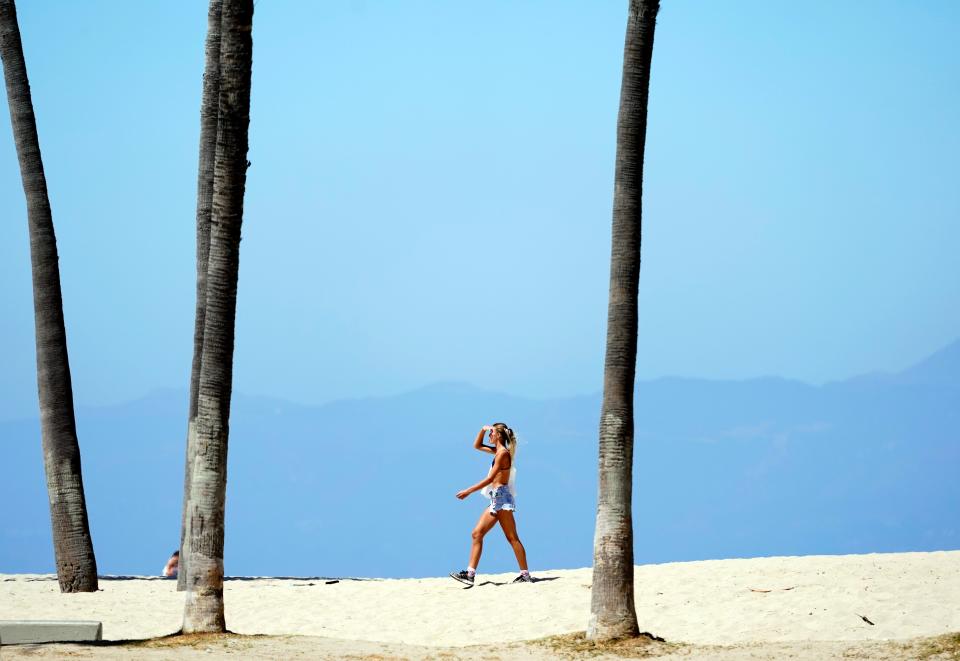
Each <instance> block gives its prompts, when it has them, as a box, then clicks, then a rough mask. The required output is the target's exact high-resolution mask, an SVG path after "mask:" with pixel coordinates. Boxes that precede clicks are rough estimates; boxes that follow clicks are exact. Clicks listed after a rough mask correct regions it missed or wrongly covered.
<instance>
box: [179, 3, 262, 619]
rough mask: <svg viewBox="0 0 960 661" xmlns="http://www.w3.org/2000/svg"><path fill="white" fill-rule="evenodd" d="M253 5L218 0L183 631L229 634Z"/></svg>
mask: <svg viewBox="0 0 960 661" xmlns="http://www.w3.org/2000/svg"><path fill="white" fill-rule="evenodd" d="M252 28H253V0H223V8H222V15H221V31H220V34H221V36H220V95H219V96H220V102H219V112H218V120H217V123H218V126H217V148H216V158H215V164H214V174H213V214H212V219H211V223H210V252H209V258H208V263H207V298H206V313H205V318H204V331H203V353H202V358H201V361H200V379H199V386H198V398H197V402H198V405H197V419H196V420H197V421H196V442H195V454H194V456H193V469H192V472H193V474H192V476H191V478H190V498H189V511H188V513H187V520H188V522H187V531H188V535H189V541H188V543H187V545H186V547H187V550H188V553H189V556H188V557H187V558H186V591H187V595H186V605H185V607H184V612H183V632H184V633H195V632H216V631H224V630H225V629H226V626H225V622H224V616H223V538H224V509H225V504H226V491H227V440H228V436H229V421H230V395H231V390H232V381H233V344H234V326H235V321H236V309H237V275H238V271H239V266H240V225H241V222H242V221H243V194H244V188H245V186H246V179H247V165H248V163H247V129H248V127H249V125H250V71H251V66H252V59H253V41H252V39H251V30H252Z"/></svg>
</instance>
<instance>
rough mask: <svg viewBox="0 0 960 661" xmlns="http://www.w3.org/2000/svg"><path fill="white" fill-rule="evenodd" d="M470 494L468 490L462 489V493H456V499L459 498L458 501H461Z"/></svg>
mask: <svg viewBox="0 0 960 661" xmlns="http://www.w3.org/2000/svg"><path fill="white" fill-rule="evenodd" d="M471 493H473V492H472V491H471V490H470V489H464V490H463V491H458V492H457V498H459V499H460V500H463V499H464V498H466V497H467V496H469V495H470V494H471Z"/></svg>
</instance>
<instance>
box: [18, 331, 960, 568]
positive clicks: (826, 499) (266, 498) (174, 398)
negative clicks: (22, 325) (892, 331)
mask: <svg viewBox="0 0 960 661" xmlns="http://www.w3.org/2000/svg"><path fill="white" fill-rule="evenodd" d="M958 377H960V342H955V343H953V344H951V345H950V346H948V347H946V348H945V349H943V350H941V351H939V352H937V353H936V354H934V355H932V356H930V357H929V358H928V359H926V360H924V361H922V362H920V363H918V364H917V365H916V366H914V367H912V368H910V369H907V370H904V371H903V372H901V373H899V374H893V375H871V376H867V377H862V378H857V379H851V380H848V381H844V382H837V383H831V384H827V385H824V386H820V387H817V386H810V385H806V384H803V383H799V382H795V381H789V380H784V379H777V378H765V379H752V380H746V381H735V382H734V381H705V380H697V379H676V378H667V379H657V380H654V381H642V382H639V383H638V384H637V400H636V422H637V429H636V453H635V470H634V475H635V491H634V493H635V506H634V517H635V518H634V521H635V526H636V559H637V562H663V561H670V560H690V559H703V558H720V557H742V556H756V555H796V554H810V553H860V552H869V551H895V550H933V549H944V548H960V524H958V522H957V517H956V512H957V511H958V509H960V481H958V480H957V479H956V476H955V473H956V468H957V466H958V465H960V433H958V431H960V426H958V414H957V405H956V402H957V401H958V396H960V378H958ZM186 399H187V397H186V393H185V392H177V391H158V392H156V393H153V394H151V395H149V396H147V397H145V398H142V399H139V400H136V401H132V402H129V403H126V404H123V405H119V406H113V407H105V408H97V409H86V410H84V409H81V410H80V411H79V412H78V426H79V433H80V443H81V449H82V452H83V467H84V477H85V481H86V484H87V498H88V505H89V510H90V518H91V526H92V528H93V535H94V543H95V545H96V549H97V553H98V563H99V565H100V568H101V571H103V572H105V573H122V574H132V573H144V572H146V573H157V572H159V570H160V568H161V567H162V565H163V562H164V561H165V559H166V557H167V555H168V554H169V553H170V552H171V551H172V550H173V549H174V548H175V547H176V545H177V541H178V540H177V535H178V534H179V516H180V499H181V494H182V488H183V486H182V485H183V454H184V435H185V431H186V423H185V418H186ZM599 410H600V396H599V395H592V396H584V397H570V398H564V399H551V400H533V399H525V398H520V397H514V396H510V395H506V394H503V393H497V392H489V391H485V390H481V389H478V388H475V387H473V386H470V385H469V384H463V383H454V384H434V385H431V386H427V387H424V388H421V389H419V390H416V391H413V392H409V393H405V394H402V395H398V396H394V397H378V398H366V399H352V400H343V401H338V402H334V403H331V404H327V405H324V406H319V407H308V406H301V405H297V404H291V403H289V402H284V401H280V400H276V399H269V398H263V397H249V396H244V395H236V396H235V398H234V405H233V415H232V417H231V436H230V460H229V461H230V465H229V475H228V497H227V518H228V521H227V549H226V562H227V571H228V572H229V573H232V574H282V575H297V574H300V575H365V576H375V575H381V576H422V575H443V574H444V573H445V572H446V571H449V570H451V569H453V568H457V567H460V566H462V565H463V564H464V562H465V561H466V553H467V550H468V544H469V532H470V529H471V528H472V526H473V524H474V522H475V520H476V518H477V517H478V516H479V515H480V512H481V509H482V502H481V500H480V498H479V496H471V497H470V498H469V499H468V500H467V501H466V502H460V501H457V500H456V499H455V498H454V496H453V495H454V493H455V492H456V491H457V490H459V489H461V488H463V487H465V486H468V485H470V484H473V483H475V482H477V481H478V480H479V479H480V478H482V477H483V476H484V475H485V473H486V470H487V468H488V466H489V457H488V456H486V455H482V454H480V453H477V452H475V451H473V450H472V449H471V442H472V440H473V437H474V435H475V434H476V431H477V429H479V427H480V425H482V424H484V423H486V422H490V421H493V420H495V419H499V420H506V421H508V422H509V423H510V424H511V425H512V426H513V428H514V429H515V430H517V432H518V434H519V435H520V441H521V444H520V446H519V450H518V455H517V467H518V472H519V475H518V496H519V497H518V503H519V507H520V511H519V512H518V515H517V516H518V522H519V527H520V534H521V537H522V538H523V539H524V543H525V545H526V546H527V549H528V553H529V555H530V557H531V561H532V562H533V567H534V569H536V568H546V567H551V568H552V567H574V566H587V565H589V564H590V562H591V548H592V537H593V523H594V521H593V517H594V513H595V507H596V478H597V476H596V470H597V468H596V460H597V448H596V445H597V429H598V419H599ZM0 443H2V447H3V450H4V454H3V457H4V468H5V470H4V479H3V480H2V481H0V498H2V499H3V501H4V503H5V507H4V517H3V518H2V520H0V572H26V571H51V570H52V567H53V559H52V549H51V545H50V532H49V520H48V514H47V503H46V492H45V487H44V479H43V469H42V461H41V454H40V442H39V424H38V421H36V420H21V421H13V422H4V423H0ZM512 567H513V560H512V556H511V554H510V552H509V551H508V549H507V547H506V544H505V543H503V542H502V540H501V539H499V533H496V532H494V533H493V537H492V538H491V540H490V543H488V544H487V545H486V548H485V551H484V560H483V564H482V566H481V570H485V571H495V570H497V571H505V570H508V569H511V568H512Z"/></svg>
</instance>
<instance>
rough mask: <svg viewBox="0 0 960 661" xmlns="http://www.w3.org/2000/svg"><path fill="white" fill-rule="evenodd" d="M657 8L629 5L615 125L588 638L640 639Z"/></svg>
mask: <svg viewBox="0 0 960 661" xmlns="http://www.w3.org/2000/svg"><path fill="white" fill-rule="evenodd" d="M659 8H660V3H659V0H630V11H629V16H628V19H627V36H626V43H625V45H624V56H623V80H622V83H621V87H620V113H619V116H618V119H617V164H616V173H615V182H614V196H613V248H612V251H611V257H610V301H609V305H608V309H607V351H606V359H605V363H604V372H603V408H602V410H601V413H600V461H599V469H600V484H599V497H598V502H597V528H596V533H595V536H594V542H593V587H592V590H591V593H590V622H589V624H588V627H587V636H588V637H589V638H593V639H600V640H605V639H612V638H623V637H627V636H636V635H637V634H638V633H639V627H638V626H637V613H636V609H635V606H634V600H633V514H632V510H631V498H632V495H633V386H634V378H635V374H636V362H637V291H638V287H639V281H640V227H641V198H642V194H643V150H644V143H645V141H646V133H647V95H648V90H649V87H650V61H651V57H652V55H653V32H654V28H655V26H656V16H657V11H658V10H659Z"/></svg>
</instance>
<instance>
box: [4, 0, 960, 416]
mask: <svg viewBox="0 0 960 661" xmlns="http://www.w3.org/2000/svg"><path fill="white" fill-rule="evenodd" d="M204 4H205V3H202V2H180V3H166V4H152V3H124V2H118V1H117V2H114V1H107V0H102V1H100V2H97V3H90V4H85V5H83V6H81V5H79V4H75V3H67V2H53V1H49V2H32V3H21V6H20V7H19V8H18V9H19V12H20V26H21V32H22V36H23V41H24V49H25V54H26V61H27V67H28V71H29V74H30V80H31V85H32V90H33V95H34V97H33V99H34V106H35V110H36V113H37V119H38V125H39V132H40V141H41V146H42V150H43V158H44V163H45V166H46V170H47V177H48V183H49V186H50V193H51V202H52V206H53V214H54V222H55V224H56V229H57V235H58V242H59V251H60V258H61V259H60V265H61V275H62V278H63V290H64V300H65V313H66V319H67V332H68V340H69V346H70V355H71V364H72V371H73V379H74V391H75V399H76V401H77V403H78V404H80V405H96V404H106V403H112V402H118V401H123V400H127V399H131V398H133V397H137V396H140V395H142V394H143V393H145V392H148V391H150V390H152V389H155V388H158V387H177V388H186V386H187V381H188V378H189V366H190V355H191V351H192V327H193V305H194V302H193V287H194V277H195V274H194V208H195V183H196V168H197V138H198V132H199V97H200V85H201V74H202V68H203V60H202V58H203V39H204V34H205V29H206V9H205V7H204ZM625 16H626V7H625V3H623V2H595V3H580V2H545V1H544V2H534V1H530V2H524V3H513V2H505V1H504V2H484V3H476V4H474V3H441V2H405V3H400V2H372V1H369V2H337V3H307V2H277V1H276V0H259V1H258V3H257V5H256V14H255V17H254V75H253V96H252V121H251V127H250V144H251V147H250V156H249V158H250V160H251V161H252V163H253V166H252V168H251V169H250V170H249V174H248V176H249V178H248V189H247V198H246V214H245V220H244V241H243V244H242V248H241V271H240V291H239V303H238V325H237V347H236V369H235V388H236V389H238V390H241V391H243V392H247V393H252V394H262V395H270V396H275V397H282V398H286V399H290V400H293V401H298V402H304V403H320V402H325V401H329V400H333V399H337V398H341V397H353V396H364V395H379V394H390V393H394V392H399V391H403V390H406V389H410V388H416V387H419V386H421V385H424V384H427V383H431V382H435V381H441V380H456V381H466V382H470V383H474V384H476V385H479V386H482V387H486V388H491V389H496V390H503V391H507V392H511V393H514V394H519V395H525V396H533V397H548V396H556V395H568V394H575V393H586V392H594V391H597V390H599V388H600V384H601V378H602V359H603V344H604V327H605V321H606V320H605V315H606V295H607V278H608V259H609V250H610V246H609V236H610V208H611V198H612V178H613V156H614V147H615V144H614V137H615V122H616V111H617V104H618V96H619V82H620V66H621V54H622V46H623V31H624V25H625ZM958 31H960V5H957V4H956V3H954V2H948V1H941V2H937V1H934V0H930V1H928V2H924V3H915V2H906V1H903V2H893V1H877V2H870V3H867V2H852V1H851V2H846V3H834V2H811V3H806V4H804V5H803V6H802V7H801V6H799V5H792V4H789V3H780V2H777V3H771V2H761V1H759V0H758V1H754V2H742V3H738V4H737V5H736V7H735V10H731V7H730V5H727V4H722V3H713V2H706V1H700V2H692V1H690V2H670V1H667V2H665V3H664V6H663V8H662V10H661V14H660V20H659V24H658V28H657V36H656V46H655V53H654V62H653V81H652V84H651V94H650V121H649V129H648V143H647V145H648V149H647V159H646V177H645V182H646V183H645V217H644V243H643V265H642V271H641V284H640V290H641V300H640V305H641V313H640V318H641V329H640V338H639V340H640V349H639V354H640V355H639V361H638V373H639V376H640V377H641V378H652V377H657V376H663V375H686V376H698V377H708V378H746V377H751V376H759V375H780V376H785V377H791V378H797V379H801V380H805V381H809V382H814V383H819V382H823V381H828V380H832V379H839V378H844V377H847V376H851V375H854V374H859V373H863V372H868V371H873V370H897V369H901V368H903V367H906V366H908V365H911V364H913V363H915V362H916V361H918V360H919V359H921V358H922V357H924V356H926V355H927V354H929V353H932V352H933V351H935V350H936V349H938V348H940V347H941V346H943V345H945V344H947V343H948V342H950V341H952V340H954V339H956V337H957V336H958V335H960V305H958V302H960V273H958V270H957V268H956V264H955V257H954V255H953V252H955V246H957V245H958V244H960V223H958V222H957V220H958V218H960V192H958V188H957V186H956V174H957V171H958V168H957V158H958V156H957V154H960V130H958V128H957V126H958V125H960V122H958V120H960V88H958V86H957V84H956V81H957V80H960V49H958V47H957V46H956V39H955V35H956V34H957V32H958ZM0 204H2V205H3V206H2V210H0V213H2V218H3V222H2V223H0V279H2V283H3V285H2V288H0V309H2V310H3V314H2V315H0V342H2V343H3V346H5V347H7V351H6V352H4V356H5V360H4V364H3V369H2V370H0V417H3V418H10V417H23V416H33V415H36V386H35V364H34V344H33V343H34V340H33V319H32V314H33V311H32V293H31V289H30V287H31V285H30V265H29V248H28V240H27V226H26V217H25V210H24V201H23V193H22V189H21V187H20V176H19V170H18V167H17V161H16V155H15V152H14V148H13V144H12V139H11V133H10V128H9V123H8V118H7V115H6V113H0Z"/></svg>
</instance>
